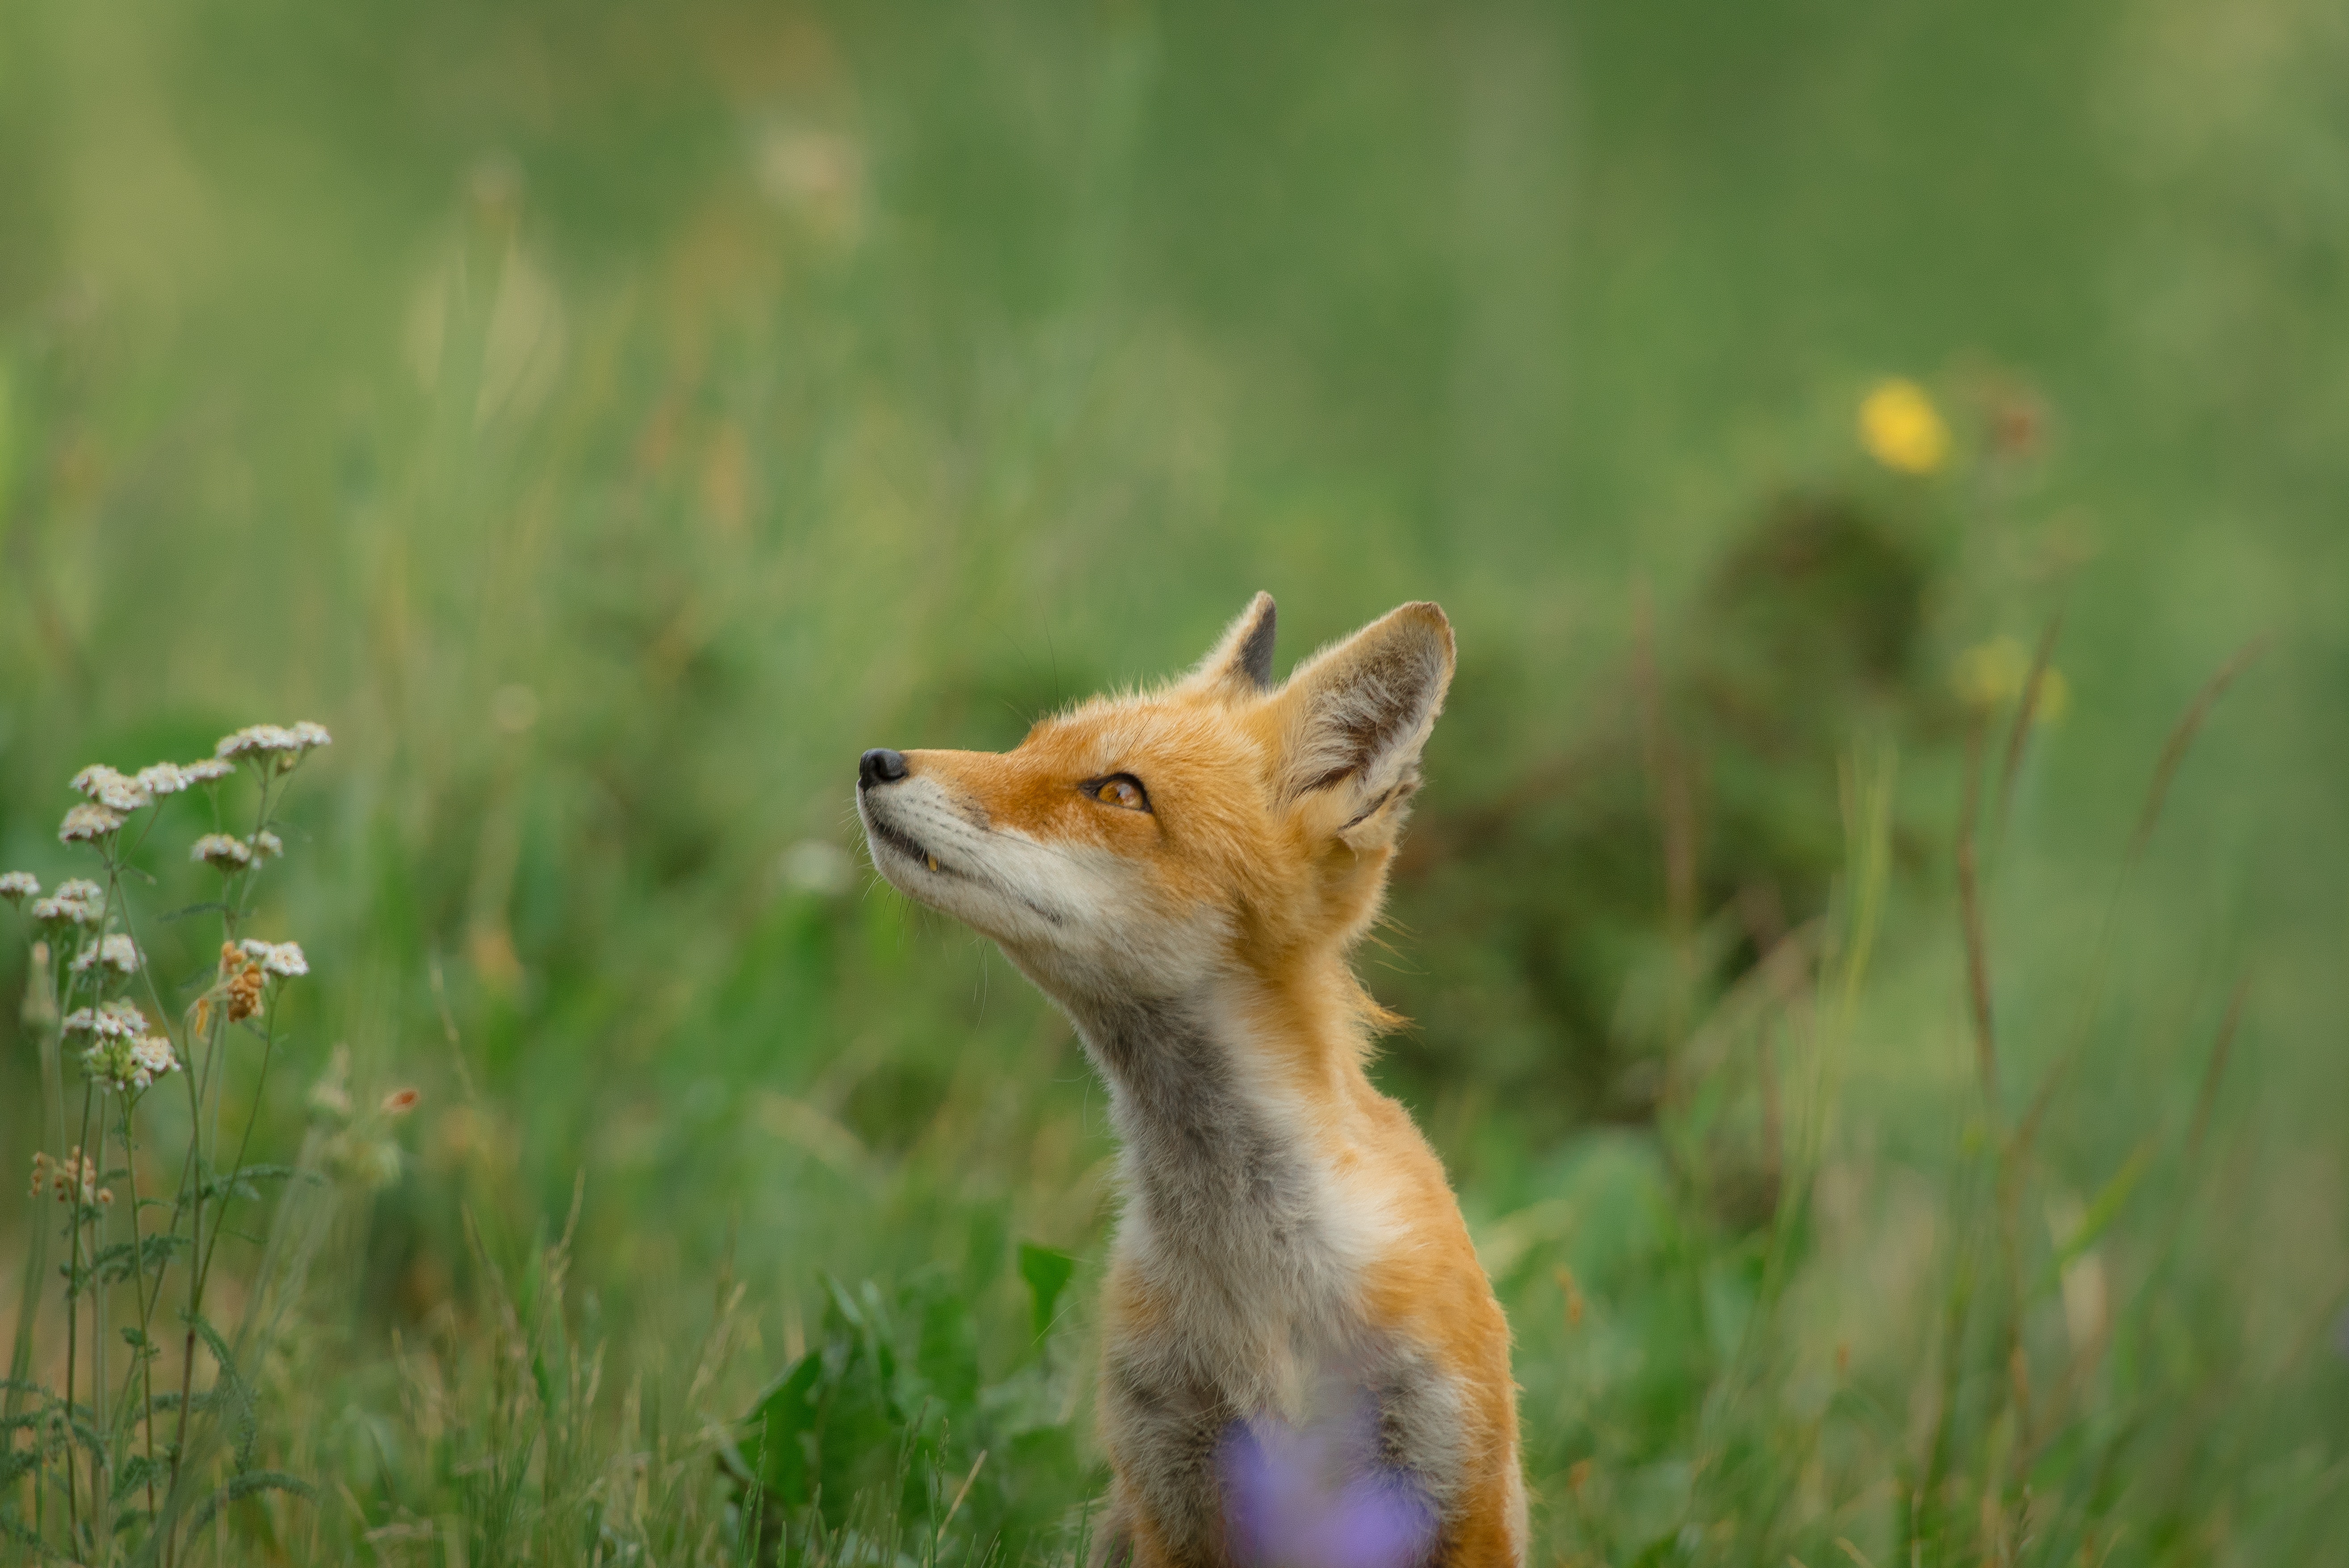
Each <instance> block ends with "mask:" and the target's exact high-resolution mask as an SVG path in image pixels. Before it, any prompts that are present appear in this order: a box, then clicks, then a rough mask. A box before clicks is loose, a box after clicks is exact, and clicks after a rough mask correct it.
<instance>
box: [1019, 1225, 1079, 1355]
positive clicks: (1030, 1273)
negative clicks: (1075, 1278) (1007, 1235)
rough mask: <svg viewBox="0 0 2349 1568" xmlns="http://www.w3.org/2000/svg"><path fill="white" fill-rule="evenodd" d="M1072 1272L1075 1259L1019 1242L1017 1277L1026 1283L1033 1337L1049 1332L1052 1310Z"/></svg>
mask: <svg viewBox="0 0 2349 1568" xmlns="http://www.w3.org/2000/svg"><path fill="white" fill-rule="evenodd" d="M1076 1272H1077V1260H1076V1259H1074V1258H1072V1257H1071V1256H1070V1255H1069V1254H1068V1253H1058V1252H1054V1251H1053V1250H1052V1249H1051V1248H1050V1247H1040V1246H1038V1245H1037V1244H1036V1243H1033V1242H1022V1243H1019V1277H1020V1278H1021V1279H1023V1280H1026V1281H1027V1282H1028V1290H1029V1293H1030V1295H1031V1296H1032V1297H1033V1299H1034V1314H1033V1315H1034V1321H1035V1328H1036V1337H1037V1338H1039V1339H1041V1338H1043V1337H1044V1336H1046V1335H1048V1334H1050V1332H1051V1330H1052V1309H1053V1308H1054V1307H1055V1306H1056V1305H1059V1303H1060V1299H1061V1292H1062V1291H1063V1290H1066V1289H1067V1288H1068V1285H1069V1280H1070V1278H1071V1276H1072V1275H1073V1274H1075V1273H1076Z"/></svg>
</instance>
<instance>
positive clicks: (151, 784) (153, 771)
mask: <svg viewBox="0 0 2349 1568" xmlns="http://www.w3.org/2000/svg"><path fill="white" fill-rule="evenodd" d="M131 782H132V783H134V784H136V785H138V786H139V788H140V789H142V790H144V791H146V793H147V794H148V795H149V796H150V798H151V797H153V796H156V795H176V794H178V793H179V792H180V791H181V790H182V789H186V788H187V787H188V786H189V785H191V784H192V783H194V782H195V780H194V779H191V778H189V777H188V770H187V769H184V768H182V767H181V766H180V765H179V764H178V763H176V762H158V763H155V764H153V765H152V766H150V767H146V768H141V769H140V770H139V775H138V777H137V778H136V779H132V780H131Z"/></svg>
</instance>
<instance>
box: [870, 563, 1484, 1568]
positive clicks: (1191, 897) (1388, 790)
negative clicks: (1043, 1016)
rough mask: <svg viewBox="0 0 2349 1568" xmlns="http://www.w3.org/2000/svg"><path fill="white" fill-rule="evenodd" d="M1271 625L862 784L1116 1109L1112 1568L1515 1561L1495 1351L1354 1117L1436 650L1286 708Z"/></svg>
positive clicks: (924, 893) (1109, 1299)
mask: <svg viewBox="0 0 2349 1568" xmlns="http://www.w3.org/2000/svg"><path fill="white" fill-rule="evenodd" d="M1273 634H1274V609H1273V603H1272V600H1271V598H1270V596H1269V595H1267V594H1261V593H1260V594H1258V595H1257V598H1256V601H1255V602H1254V603H1252V604H1251V605H1250V606H1249V607H1248V608H1247V611H1245V612H1244V613H1243V614H1241V615H1240V617H1239V618H1238V619H1237V621H1235V622H1233V624H1232V625H1231V627H1230V628H1229V629H1228V630H1227V631H1226V634H1224V636H1223V638H1222V640H1221V641H1220V642H1219V643H1218V644H1217V645H1216V647H1215V649H1214V650H1213V651H1211V652H1210V653H1209V654H1208V655H1207V657H1206V659H1205V660H1204V661H1203V662H1202V663H1201V664H1200V665H1198V666H1197V667H1196V668H1195V669H1193V670H1192V671H1190V672H1189V673H1188V674H1187V675H1185V676H1181V677H1179V678H1177V679H1175V680H1174V681H1172V682H1170V683H1168V684H1167V685H1166V686H1163V687H1161V688H1159V689H1157V690H1154V691H1151V692H1148V693H1144V694H1142V695H1139V696H1120V697H1103V698H1096V699H1094V700H1093V701H1092V702H1089V703H1086V704H1084V705H1082V706H1081V707H1076V708H1074V709H1072V710H1071V711H1070V712H1067V713H1065V714H1061V715H1060V716H1057V717H1051V718H1048V719H1046V720H1044V721H1043V722H1041V723H1040V724H1038V725H1037V726H1036V727H1035V728H1034V729H1033V730H1031V731H1030V734H1029V735H1028V737H1027V738H1026V739H1025V740H1023V741H1022V742H1021V743H1020V745H1019V747H1018V748H1015V749H1013V750H1011V751H1008V752H1003V753H1000V754H997V753H982V752H961V751H908V752H897V751H888V750H876V751H869V752H867V753H865V755H864V759H863V762H862V764H861V765H860V767H859V770H858V787H857V807H858V811H859V814H860V816H861V817H862V819H863V820H864V829H865V836H866V840H867V842H868V844H869V845H870V847H871V851H872V854H873V861H874V865H875V866H876V867H877V868H878V869H879V871H880V872H881V873H882V875H883V876H885V877H886V878H887V879H888V880H889V882H892V883H893V884H894V885H895V886H896V887H897V888H899V889H900V890H902V891H903V892H905V893H907V894H908V895H910V896H911V897H913V898H916V899H917V900H919V901H920V902H922V903H926V904H929V905H931V906H932V907H934V908H936V909H939V910H942V911H944V912H945V913H948V914H952V915H954V916H956V917H957V918H959V919H961V920H963V921H965V922H967V923H969V924H970V925H971V926H973V927H975V928H976V929H978V931H980V932H983V933H984V934H987V935H988V936H990V937H992V938H994V939H995V941H996V942H997V944H999V946H1000V947H1001V948H1002V950H1003V952H1004V954H1005V955H1006V956H1007V957H1008V958H1009V959H1010V961H1011V962H1012V963H1013V964H1014V965H1017V966H1018V968H1019V970H1020V972H1021V973H1022V974H1024V975H1027V976H1028V977H1029V978H1030V980H1032V981H1033V982H1035V984H1036V985H1038V986H1039V987H1040V988H1041V989H1042V990H1043V991H1044V992H1045V994H1046V995H1049V996H1050V998H1051V999H1052V1000H1053V1001H1054V1002H1055V1003H1056V1004H1058V1005H1059V1006H1060V1007H1061V1009H1062V1010H1063V1011H1064V1012H1065V1013H1067V1015H1068V1016H1069V1017H1070V1019H1071V1022H1072V1023H1073V1024H1074V1025H1075V1026H1076V1030H1077V1033H1078V1036H1079V1037H1080V1038H1081V1040H1082V1041H1083V1043H1084V1047H1085V1049H1086V1052H1087V1054H1088V1055H1089V1056H1090V1057H1091V1058H1092V1062H1093V1065H1094V1067H1095V1068H1096V1069H1097V1070H1098V1071H1099V1072H1100V1074H1101V1075H1102V1078H1103V1080H1104V1081H1105V1082H1106V1083H1107V1085H1108V1088H1109V1094H1110V1103H1111V1108H1112V1121H1113V1124H1114V1126H1115V1128H1116V1130H1117V1132H1118V1136H1119V1139H1120V1142H1121V1145H1122V1152H1121V1159H1122V1168H1123V1190H1124V1195H1125V1203H1124V1209H1123V1214H1122V1216H1121V1220H1120V1223H1119V1227H1118V1233H1117V1239H1116V1242H1115V1244H1114V1250H1113V1253H1112V1259H1111V1264H1110V1269H1109V1276H1108V1281H1107V1284H1106V1286H1105V1290H1104V1300H1103V1303H1102V1383H1101V1390H1100V1397H1099V1405H1100V1409H1101V1418H1102V1440H1103V1444H1104V1447H1105V1448H1106V1449H1107V1450H1108V1453H1109V1458H1110V1462H1111V1467H1112V1475H1113V1481H1112V1495H1111V1499H1110V1507H1109V1511H1108V1515H1107V1521H1106V1525H1105V1527H1104V1528H1103V1529H1102V1531H1101V1532H1099V1540H1098V1547H1099V1552H1098V1555H1099V1556H1100V1557H1102V1558H1103V1559H1105V1560H1106V1561H1107V1562H1109V1563H1125V1562H1131V1563H1133V1564H1134V1565H1136V1568H1155V1565H1157V1564H1182V1565H1185V1568H1189V1565H1193V1564H1197V1565H1216V1568H1221V1565H1225V1564H1230V1565H1232V1568H1250V1565H1254V1564H1265V1565H1268V1568H1269V1565H1272V1564H1281V1565H1284V1568H1415V1565H1419V1564H1431V1563H1445V1564H1450V1565H1455V1568H1471V1565H1483V1564H1495V1565H1498V1564H1511V1565H1514V1564H1516V1563H1522V1561H1523V1559H1524V1554H1525V1535H1526V1523H1525V1498H1524V1490H1523V1486H1522V1482H1521V1480H1520V1478H1519V1467H1518V1460H1517V1445H1516V1391H1515V1386H1514V1385H1513V1383H1512V1382H1511V1380H1510V1375H1509V1355H1508V1326H1507V1324H1506V1321H1505V1320H1504V1318H1503V1316H1502V1314H1501V1309H1500V1306H1499V1305H1498V1304H1497V1303H1496V1302H1495V1300H1494V1298H1493V1293H1492V1289H1491V1287H1490V1285H1489V1284H1488V1283H1487V1281H1486V1279H1485V1274H1484V1272H1483V1270H1482V1268H1481V1267H1480V1266H1479V1265H1478V1264H1477V1261H1476V1256H1475V1250H1474V1248H1473V1247H1472V1246H1471V1244H1470V1243H1469V1240H1468V1234H1467V1229H1466V1227H1465V1225H1464V1223H1463V1222H1462V1221H1461V1218H1460V1212H1459V1208H1458V1205H1457V1204H1456V1203H1455V1202H1454V1200H1453V1196H1452V1192H1451V1189H1450V1187H1449V1186H1448V1185H1447V1184H1446V1182H1445V1181H1444V1171H1443V1168H1442V1166H1441V1164H1440V1163H1439V1162H1438V1161H1437V1160H1436V1158H1435V1156H1434V1154H1433V1151H1432V1150H1430V1149H1429V1148H1428V1146H1427V1143H1426V1140H1424V1139H1423V1138H1422V1137H1421V1136H1420V1133H1419V1131H1418V1130H1417V1128H1415V1127H1414V1126H1413V1124H1412V1121H1411V1119H1410V1117H1409V1115H1408V1113H1406V1112H1405V1111H1404V1110H1403V1109H1402V1107H1401V1106H1399V1105H1397V1104H1396V1103H1395V1102H1394V1101H1392V1100H1391V1099H1387V1098H1386V1097H1384V1096H1383V1095H1381V1094H1380V1093H1379V1092H1378V1091H1377V1090H1376V1089H1375V1088H1372V1087H1371V1081H1370V1078H1369V1077H1368V1075H1367V1073H1366V1071H1365V1063H1366V1061H1367V1059H1368V1056H1369V1050H1370V1042H1371V1037H1372V1036H1373V1034H1374V1033H1375V1032H1376V1030H1377V1029H1378V1028H1379V1027H1380V1026H1383V1025H1385V1024H1387V1023H1390V1022H1392V1019H1391V1018H1390V1016H1388V1015H1387V1014H1385V1013H1384V1012H1383V1011H1382V1010H1381V1008H1380V1007H1379V1006H1377V1004H1376V1003H1375V1002H1373V1001H1372V1000H1371V998H1370V996H1369V995H1368V994H1367V993H1365V992H1364V991H1363V990H1362V988H1361V985H1360V984H1359V983H1358V982H1357V981H1356V979H1355V978H1354V975H1353V973H1352V970H1351V969H1350V966H1349V963H1348V957H1349V954H1350V950H1351V949H1352V947H1353V945H1354V944H1355V943H1356V942H1357V941H1359V940H1360V939H1361V936H1362V934H1364V932H1365V931H1367V930H1368V929H1369V927H1370V925H1371V922H1372V921H1373V920H1374V919H1375V918H1376V917H1377V914H1378V910H1379V905H1380V902H1381V897H1382V896H1383V893H1384V892H1385V885H1386V873H1387V867H1388V862H1389V861H1390V860H1391V859H1392V855H1393V853H1394V850H1395V845H1396V841H1397V839H1398V836H1399V835H1400V833H1401V831H1402V825H1403V820H1404V817H1405V815H1406V813H1407V811H1408V810H1409V806H1410V801H1411V798H1412V796H1413V792H1414V791H1415V790H1416V789H1417V788H1418V785H1419V777H1420V774H1419V760H1420V752H1421V749H1422V748H1423V746H1424V744H1425V742H1426V739H1427V736H1428V733H1429V731H1430V730H1431V729H1432V728H1433V726H1434V723H1435V718H1436V716H1437V714H1438V713H1439V712H1440V711H1441V709H1442V707H1443V704H1444V692H1445V689H1446V687H1447V686H1449V684H1450V681H1451V677H1452V670H1453V665H1454V650H1453V638H1452V628H1451V625H1450V623H1449V622H1448V621H1446V619H1445V618H1444V613H1443V611H1441V610H1440V609H1438V608H1437V607H1436V606H1435V605H1433V604H1428V603H1415V604H1405V605H1403V606H1402V607H1401V608H1400V609H1397V610H1395V611H1393V612H1392V613H1391V614H1388V615H1386V616H1384V617H1383V618H1381V620H1378V621H1376V622H1373V623H1372V624H1370V625H1368V626H1366V627H1364V628H1363V629H1362V630H1361V631H1360V632H1358V633H1356V634H1354V635H1352V636H1351V637H1349V638H1347V639H1345V640H1344V641H1342V642H1340V643H1338V644H1336V645H1332V646H1330V647H1329V648H1325V649H1323V650H1322V651H1321V652H1320V653H1319V654H1317V655H1314V656H1313V657H1312V658H1310V659H1309V660H1307V661H1306V662H1305V663H1304V664H1302V665H1299V666H1298V668H1297V669H1296V670H1295V672H1294V673H1292V674H1291V675H1290V676H1289V677H1288V680H1287V681H1286V682H1283V683H1276V682H1275V681H1274V679H1273V662H1272V655H1273Z"/></svg>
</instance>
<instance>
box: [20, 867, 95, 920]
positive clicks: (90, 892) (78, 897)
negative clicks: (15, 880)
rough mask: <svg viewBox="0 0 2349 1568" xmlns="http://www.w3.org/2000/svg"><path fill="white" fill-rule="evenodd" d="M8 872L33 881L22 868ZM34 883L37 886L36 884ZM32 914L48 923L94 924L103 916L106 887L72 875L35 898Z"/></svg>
mask: <svg viewBox="0 0 2349 1568" xmlns="http://www.w3.org/2000/svg"><path fill="white" fill-rule="evenodd" d="M8 874H9V875H10V876H13V877H22V878H24V882H26V883H29V882H32V881H33V879H32V877H31V876H30V875H29V874H28V873H26V872H9V873H8ZM18 885H19V886H22V885H24V883H19V884H18ZM35 885H36V888H37V885H38V884H35ZM32 914H33V918H34V919H35V920H37V921H40V922H41V923H44V924H48V925H96V924H97V923H98V922H99V921H100V920H102V919H104V918H105V916H106V890H105V889H104V888H102V887H99V886H98V884H97V883H96V882H84V881H83V880H82V879H81V878H79V877H74V878H71V879H69V880H67V881H66V882H59V883H58V884H57V892H53V893H51V894H50V895H49V896H48V897H47V898H36V899H35V900H34V901H33V909H32Z"/></svg>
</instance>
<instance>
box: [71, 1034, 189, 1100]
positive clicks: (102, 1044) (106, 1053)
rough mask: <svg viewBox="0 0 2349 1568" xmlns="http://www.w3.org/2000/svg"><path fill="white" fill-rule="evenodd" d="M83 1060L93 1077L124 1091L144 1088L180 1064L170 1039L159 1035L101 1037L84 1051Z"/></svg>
mask: <svg viewBox="0 0 2349 1568" xmlns="http://www.w3.org/2000/svg"><path fill="white" fill-rule="evenodd" d="M81 1060H82V1066H83V1067H84V1068H87V1069H88V1072H89V1076H90V1077H92V1078H96V1079H98V1082H100V1083H102V1084H104V1085H105V1086H106V1087H107V1088H110V1089H114V1090H116V1091H118V1092H119V1093H124V1094H128V1093H130V1092H132V1091H133V1090H137V1089H142V1088H146V1087H147V1086H148V1085H149V1084H150V1083H153V1082H154V1081H155V1080H156V1079H157V1078H160V1077H161V1076H162V1075H163V1074H165V1073H167V1072H170V1071H171V1070H172V1069H173V1068H177V1067H178V1066H179V1065H180V1060H179V1057H176V1056H174V1055H173V1054H172V1052H171V1041H170V1040H168V1039H166V1038H164V1037H162V1036H160V1035H148V1036H145V1037H140V1038H136V1039H134V1038H130V1037H114V1038H106V1039H101V1040H99V1041H98V1043H97V1044H96V1045H93V1046H91V1047H89V1048H88V1050H86V1051H84V1052H82V1054H81Z"/></svg>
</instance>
